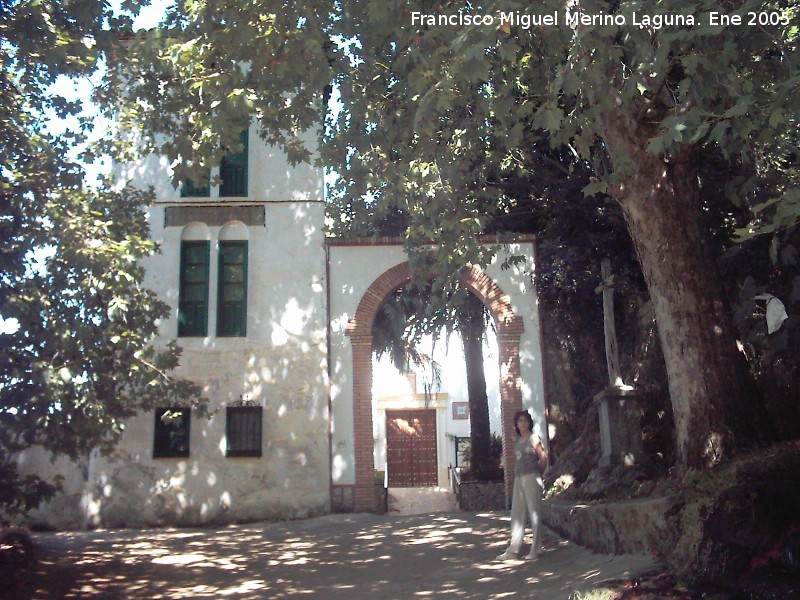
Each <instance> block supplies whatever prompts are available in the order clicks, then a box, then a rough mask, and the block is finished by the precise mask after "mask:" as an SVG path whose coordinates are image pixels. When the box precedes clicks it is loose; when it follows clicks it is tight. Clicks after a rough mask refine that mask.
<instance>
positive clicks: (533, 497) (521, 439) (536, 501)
mask: <svg viewBox="0 0 800 600" xmlns="http://www.w3.org/2000/svg"><path fill="white" fill-rule="evenodd" d="M514 429H516V431H517V442H516V444H515V445H514V455H515V457H516V460H517V464H516V465H515V467H514V492H513V494H512V496H511V543H510V544H509V546H508V549H507V550H506V551H505V552H503V553H502V554H501V555H500V556H498V557H497V559H498V560H508V559H511V558H517V557H518V556H519V552H520V550H521V549H522V539H523V537H525V520H526V518H527V517H530V520H531V528H532V530H533V545H532V546H531V550H530V552H529V553H528V556H527V557H526V560H534V559H535V558H536V557H537V556H538V554H539V549H540V548H541V537H542V528H541V516H540V513H541V507H542V489H543V487H542V474H543V473H544V470H545V468H547V452H546V451H545V449H544V445H542V440H541V439H540V438H539V436H538V435H536V434H534V433H533V419H532V418H531V416H530V414H528V411H527V410H521V411H518V412H517V413H516V414H515V415H514Z"/></svg>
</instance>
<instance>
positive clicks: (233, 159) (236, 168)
mask: <svg viewBox="0 0 800 600" xmlns="http://www.w3.org/2000/svg"><path fill="white" fill-rule="evenodd" d="M239 141H240V142H241V144H242V150H241V152H236V153H233V152H229V153H228V154H226V155H225V157H224V158H223V159H222V164H220V167H219V177H220V180H221V183H220V186H219V195H220V197H226V196H247V150H248V135H247V129H245V130H244V131H243V132H242V134H241V136H240V138H239Z"/></svg>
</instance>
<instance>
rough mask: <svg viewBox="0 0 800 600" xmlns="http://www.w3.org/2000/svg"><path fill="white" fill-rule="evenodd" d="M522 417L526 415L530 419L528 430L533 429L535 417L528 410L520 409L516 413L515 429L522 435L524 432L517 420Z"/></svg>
mask: <svg viewBox="0 0 800 600" xmlns="http://www.w3.org/2000/svg"><path fill="white" fill-rule="evenodd" d="M520 417H525V418H526V419H527V420H528V431H533V417H531V415H530V413H529V412H528V411H527V410H518V411H517V412H515V413H514V430H515V431H516V432H517V435H522V432H521V431H520V430H519V425H517V421H518V420H519V418H520Z"/></svg>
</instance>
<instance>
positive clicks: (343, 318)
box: [329, 238, 546, 511]
mask: <svg viewBox="0 0 800 600" xmlns="http://www.w3.org/2000/svg"><path fill="white" fill-rule="evenodd" d="M329 252H330V260H329V264H330V265H331V273H330V274H329V278H330V281H331V286H330V289H331V294H332V297H331V299H330V306H331V325H332V329H331V341H332V349H331V350H332V351H331V357H332V363H331V365H330V370H329V372H330V374H331V411H332V432H331V453H332V461H331V465H332V471H331V491H332V492H331V504H332V508H333V509H334V510H354V511H364V510H373V509H374V508H375V502H376V495H375V475H374V452H375V444H374V426H373V425H374V424H373V405H372V383H373V381H372V324H373V321H374V319H375V315H376V313H377V311H378V308H379V307H380V305H381V304H382V302H383V301H384V300H385V299H386V297H387V296H388V295H389V294H391V293H392V292H394V291H395V290H397V289H399V288H401V287H403V286H404V285H405V284H407V283H408V282H409V281H410V280H411V272H410V270H409V263H408V261H407V260H405V258H406V257H405V255H404V254H403V251H402V243H401V241H400V240H394V239H383V240H380V241H378V242H375V241H367V242H352V241H350V242H344V243H342V242H337V241H336V240H330V241H329ZM510 252H511V253H513V254H522V255H524V256H526V258H527V261H526V262H527V264H526V266H525V267H524V268H523V269H507V270H502V269H501V268H500V264H499V262H502V260H501V261H499V262H498V263H497V264H496V265H492V266H490V267H489V269H487V272H484V271H481V270H479V269H477V268H475V267H473V268H471V269H470V270H469V271H467V273H466V274H465V275H464V276H463V277H462V283H463V285H464V286H465V288H466V289H468V290H469V291H471V292H472V293H473V294H475V295H476V296H477V297H478V298H480V299H481V301H482V302H483V303H484V305H485V306H486V307H487V309H488V310H489V312H490V314H491V315H492V318H493V320H494V324H495V327H496V331H497V345H498V360H499V372H500V381H499V394H500V407H501V420H502V429H503V440H504V443H503V447H504V458H505V464H506V465H507V468H506V489H507V493H510V485H511V481H510V476H509V473H511V472H512V469H513V464H514V457H513V449H512V448H513V446H512V444H511V443H508V442H510V441H512V440H513V439H514V423H513V415H514V412H515V411H517V410H519V409H520V408H522V407H523V406H524V407H525V408H527V409H529V410H530V411H531V412H532V414H533V415H534V419H535V420H536V421H537V424H538V425H539V427H540V430H541V428H543V427H544V395H543V389H542V388H543V375H542V364H541V344H540V329H539V317H538V306H537V302H536V295H535V293H534V290H533V284H532V280H531V272H532V268H533V240H532V239H531V238H523V239H521V240H518V241H517V243H516V244H514V245H513V247H512V248H510ZM398 259H400V260H398ZM390 263H392V264H391V265H390V266H388V265H389V264H390ZM339 268H341V269H347V271H348V273H349V274H350V275H349V277H348V280H349V284H348V285H340V284H339V283H338V282H339V279H341V280H342V282H344V278H340V277H338V275H339V273H338V269H339ZM354 273H356V274H358V276H357V277H356V278H353V274H354ZM498 279H499V280H501V281H502V285H501V284H500V283H499V282H498V281H497V280H498ZM505 289H508V290H510V293H506V291H505ZM337 296H338V297H337ZM346 308H349V310H342V309H346ZM344 338H346V339H347V341H345V339H344ZM348 342H349V344H348ZM348 345H349V352H348V351H347V350H348V348H347V346H348ZM348 354H349V355H350V356H349V358H350V360H351V361H352V362H351V363H350V364H351V365H352V371H351V373H352V378H348V377H347V371H349V369H348V366H349V365H347V364H346V363H347V362H350V361H348V360H347V358H348V356H347V355H348ZM347 388H349V390H348V389H347ZM348 392H350V393H348ZM348 408H349V409H350V411H348ZM348 412H350V414H351V418H350V419H348V414H347V413H348ZM348 425H350V426H352V429H350V427H348ZM349 431H351V432H352V435H351V437H350V440H351V442H352V447H348V443H347V442H348V440H347V433H348V432H349ZM542 437H546V436H542Z"/></svg>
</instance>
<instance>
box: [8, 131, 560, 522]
mask: <svg viewBox="0 0 800 600" xmlns="http://www.w3.org/2000/svg"><path fill="white" fill-rule="evenodd" d="M245 142H246V144H245V152H244V153H242V154H240V155H237V156H230V157H228V159H227V160H226V161H225V162H224V163H223V167H222V170H221V172H220V173H219V175H220V176H221V178H222V180H223V184H222V185H221V186H213V187H210V188H209V189H205V190H198V189H196V188H194V186H189V187H186V186H184V187H182V188H181V189H175V188H174V187H173V185H172V178H171V170H170V168H169V165H168V164H167V163H166V162H165V161H164V160H160V159H158V158H156V157H152V158H150V159H149V160H145V161H143V162H142V163H141V164H138V165H136V166H134V167H131V168H129V169H128V170H127V172H126V173H125V174H126V175H127V177H128V179H130V180H131V181H133V182H134V184H136V185H141V186H153V187H154V189H155V191H156V196H157V201H156V202H155V204H154V205H153V206H152V207H150V209H149V221H150V226H151V235H152V237H153V239H154V240H155V241H156V242H157V243H158V244H159V245H160V247H161V253H160V254H158V255H157V256H155V257H153V258H152V259H151V260H150V261H148V263H147V264H146V265H145V266H146V273H147V275H146V285H147V286H148V287H150V288H151V289H153V290H154V291H155V292H156V293H157V294H158V295H159V296H160V297H161V298H162V299H164V300H165V301H166V302H167V303H168V304H169V305H170V306H171V307H172V316H171V318H169V319H168V320H166V321H164V322H162V323H161V324H160V329H161V336H162V337H161V339H160V340H159V343H161V344H166V343H168V342H170V341H174V340H177V341H178V343H179V345H180V346H181V347H182V348H183V355H182V359H181V366H180V368H179V374H180V375H181V376H184V377H187V378H189V379H192V380H194V381H196V382H197V383H199V384H201V385H202V387H203V389H204V391H205V395H206V396H207V397H208V398H209V399H210V401H211V408H212V410H213V411H214V413H213V415H212V416H211V418H209V419H201V418H198V417H197V416H196V415H191V411H190V410H188V409H185V408H181V407H173V406H172V405H171V403H170V400H169V398H165V399H164V408H163V409H160V410H159V411H156V413H155V414H153V413H150V414H141V415H139V416H138V417H137V418H135V419H133V420H131V421H130V422H129V423H128V425H127V427H126V430H125V433H124V435H123V438H122V441H121V443H120V445H119V447H118V449H117V451H116V452H115V453H114V454H113V455H112V456H110V457H100V456H92V457H91V458H89V459H88V460H87V462H86V463H85V464H82V465H67V464H65V462H64V461H59V462H58V463H56V464H55V465H49V463H46V462H45V461H44V460H43V459H42V457H41V456H38V455H37V454H36V453H35V452H31V453H28V454H27V455H25V456H23V457H22V461H21V462H22V467H23V469H29V470H37V471H38V472H45V473H46V472H52V471H59V472H62V473H65V474H66V475H67V477H66V484H65V493H64V495H62V496H61V497H59V498H57V499H55V500H54V501H53V502H51V503H50V504H49V505H47V506H43V507H41V508H40V509H39V510H38V511H37V513H35V514H34V519H35V520H38V521H43V522H46V523H48V524H50V525H52V526H56V527H64V528H82V527H87V526H98V525H99V526H106V527H115V526H145V525H162V524H202V523H214V522H231V521H245V520H260V519H271V518H302V517H308V516H313V515H318V514H323V513H328V512H331V511H354V510H355V511H361V510H370V509H373V508H374V507H375V485H374V480H375V475H374V473H375V470H376V469H380V468H382V467H383V466H384V465H385V461H386V456H387V453H389V452H392V451H395V450H397V449H396V448H395V449H393V448H392V447H391V439H389V442H388V445H387V436H386V423H387V416H389V415H391V414H392V411H397V410H410V409H422V410H423V411H424V410H427V411H433V414H434V415H435V416H434V417H433V421H434V422H435V423H436V434H435V436H436V437H435V439H436V442H435V445H436V449H435V458H436V473H437V477H436V482H437V483H438V484H439V485H444V483H445V481H446V473H447V466H448V464H452V463H453V462H454V456H453V455H452V448H451V447H450V446H451V445H452V441H451V438H448V436H447V434H448V433H452V432H453V431H459V432H460V433H461V434H462V435H467V434H468V429H466V430H465V428H464V422H463V420H462V419H458V418H456V419H455V420H454V419H453V415H454V412H453V411H454V407H453V402H464V401H466V397H465V396H464V394H463V393H462V392H461V391H459V390H458V385H457V384H454V383H450V382H449V383H448V386H449V388H450V390H451V391H450V392H447V393H442V394H440V396H439V397H437V398H435V399H434V400H433V401H432V402H425V401H424V400H422V399H421V398H424V395H423V396H420V395H419V394H418V393H417V390H408V389H406V391H405V392H403V391H402V390H401V391H400V392H399V393H398V394H394V395H392V394H383V395H381V397H379V398H377V399H375V400H373V397H372V396H373V380H374V377H373V356H372V351H371V325H372V318H373V316H374V313H375V310H377V308H378V306H379V305H380V302H381V300H382V299H383V298H385V297H386V295H387V294H388V293H391V292H392V291H394V290H396V289H398V288H399V287H402V285H404V284H405V283H406V282H407V281H408V279H409V276H410V273H409V271H408V263H407V260H406V256H405V254H404V253H403V249H402V243H401V241H400V240H391V239H377V240H375V239H373V240H361V241H347V242H344V241H340V240H326V239H325V236H324V234H323V229H322V228H323V223H324V208H325V207H324V198H323V179H322V173H321V172H320V171H317V170H315V169H314V168H312V167H310V166H307V165H301V166H297V167H292V166H290V165H289V164H288V163H287V161H286V160H285V158H284V157H283V155H282V154H281V153H279V152H276V151H275V150H274V149H272V148H270V147H268V146H267V145H265V144H264V143H263V142H262V141H261V139H260V138H259V137H258V136H257V134H256V131H255V127H251V128H250V131H249V134H248V135H247V137H246V138H245ZM217 174H218V173H217V170H216V169H215V170H214V172H212V173H211V175H212V177H216V176H217ZM193 188H194V189H193ZM182 192H183V193H182ZM509 251H510V252H512V253H516V254H523V255H525V256H526V257H527V259H528V261H527V263H526V265H525V267H524V268H512V269H508V270H502V269H501V268H500V263H501V262H502V257H499V258H498V261H497V262H496V264H493V265H492V266H491V267H489V268H488V269H487V271H486V272H485V273H484V272H482V271H480V270H478V269H473V270H472V272H471V273H470V274H468V275H467V277H465V280H464V283H465V285H466V286H467V287H468V288H469V289H471V290H472V291H473V292H474V293H476V294H477V295H478V296H479V297H480V298H481V299H482V300H483V301H484V304H486V306H487V307H488V308H489V310H490V312H491V314H492V316H493V319H494V321H495V324H496V329H497V338H496V349H495V351H494V357H493V361H491V362H492V364H491V365H490V367H487V383H488V385H489V387H490V389H494V395H495V397H496V398H497V400H496V402H495V409H494V412H495V414H496V418H495V424H496V425H495V427H496V429H497V430H498V431H501V432H502V433H503V435H504V438H505V439H506V440H511V439H512V437H513V423H511V415H512V414H513V411H514V410H516V409H518V408H520V407H524V408H527V409H529V410H530V411H531V413H532V415H533V416H534V420H535V422H536V423H537V427H538V428H539V430H540V432H541V433H544V432H545V430H546V426H545V412H544V393H543V372H542V363H541V355H542V353H541V344H540V330H539V318H538V312H537V311H538V307H537V302H536V295H535V292H534V290H533V287H532V277H531V273H532V269H533V259H534V254H533V241H532V240H531V239H521V240H519V241H518V242H517V243H515V244H513V245H512V246H511V247H510V249H509ZM489 362H490V361H489V359H487V363H489ZM376 372H377V371H376ZM405 381H407V380H405ZM375 383H377V382H375ZM452 391H457V392H458V393H455V394H452V393H451V392H452ZM426 404H427V406H426ZM455 410H456V411H458V410H460V406H456V408H455ZM165 411H168V412H167V416H168V417H172V418H171V419H165V418H162V417H163V416H164V413H165ZM457 421H460V422H457ZM459 428H460V429H459ZM456 435H457V434H456ZM389 437H390V438H391V436H389ZM542 437H546V436H544V435H543V436H542ZM506 460H507V461H508V460H509V455H508V453H506Z"/></svg>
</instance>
